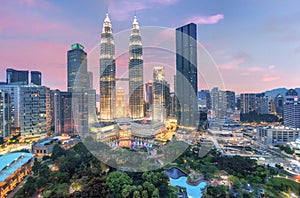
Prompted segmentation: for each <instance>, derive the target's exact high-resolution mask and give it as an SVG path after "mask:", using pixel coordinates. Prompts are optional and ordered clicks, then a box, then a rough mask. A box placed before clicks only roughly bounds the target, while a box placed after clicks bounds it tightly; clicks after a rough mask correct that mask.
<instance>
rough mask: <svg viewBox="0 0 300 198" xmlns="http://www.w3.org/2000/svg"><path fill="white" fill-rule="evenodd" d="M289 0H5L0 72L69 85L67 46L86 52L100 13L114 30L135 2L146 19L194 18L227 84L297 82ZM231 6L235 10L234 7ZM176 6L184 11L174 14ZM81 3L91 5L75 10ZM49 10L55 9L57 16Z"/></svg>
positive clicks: (124, 24)
mask: <svg viewBox="0 0 300 198" xmlns="http://www.w3.org/2000/svg"><path fill="white" fill-rule="evenodd" d="M291 2H292V3H290V4H284V5H285V7H284V8H283V7H282V4H281V3H280V2H277V1H275V2H274V1H264V2H263V3H261V2H253V1H247V2H246V3H240V2H235V3H234V4H233V3H232V4H230V3H227V2H225V1H221V2H218V3H215V2H209V1H204V2H203V3H201V4H200V3H198V2H196V1H195V2H192V3H186V2H184V1H180V0H165V1H155V0H151V1H147V2H146V1H132V3H131V4H129V3H128V2H126V1H97V2H96V1H92V2H91V3H90V4H84V5H83V4H82V3H80V2H77V3H76V4H74V5H72V6H70V5H67V4H66V2H59V1H51V2H50V1H35V0H20V1H14V2H10V1H4V2H3V6H1V11H2V12H1V16H2V17H1V19H0V35H1V40H2V44H3V48H2V49H1V50H2V51H1V54H2V55H3V57H5V58H3V59H2V60H3V61H2V65H1V66H2V67H1V68H0V70H1V72H2V76H0V77H1V79H4V78H5V77H4V73H5V69H6V68H15V69H24V68H25V69H29V70H39V71H41V72H42V73H43V74H44V75H43V76H44V78H43V84H45V85H46V86H49V87H50V88H51V89H56V88H58V89H60V90H66V88H67V86H66V82H67V81H66V79H67V76H66V69H67V59H66V53H65V52H66V50H67V49H68V48H69V46H70V44H72V43H77V42H78V43H82V44H83V45H84V46H86V51H87V52H89V51H90V50H91V49H92V48H93V46H95V45H96V44H97V43H99V35H100V32H101V21H102V20H103V17H104V16H105V13H106V11H107V10H108V12H109V13H110V15H111V20H112V21H113V23H114V27H115V29H114V32H116V33H118V32H120V31H122V30H124V29H129V28H130V23H131V20H132V17H133V15H134V10H136V12H137V15H138V18H139V20H140V21H141V22H142V24H143V26H160V27H168V28H175V27H178V26H180V25H184V24H187V23H189V22H194V23H196V24H198V25H199V28H198V32H197V33H198V40H199V42H200V43H201V44H203V45H204V46H205V47H206V49H207V50H208V51H209V52H210V54H211V55H212V57H213V58H214V60H215V62H216V64H217V65H218V68H219V69H220V72H221V74H222V77H223V80H224V86H225V88H226V89H227V90H235V91H236V92H237V93H241V92H262V91H265V90H268V89H273V88H277V87H286V88H295V87H298V85H299V84H300V80H299V79H298V78H297V73H299V71H300V68H298V67H297V64H298V61H297V59H298V56H299V51H300V50H299V49H300V43H299V40H300V39H299V36H298V35H299V34H298V32H299V29H298V28H296V27H295V26H296V25H297V23H298V22H297V20H296V18H297V16H298V15H299V13H298V11H297V6H296V5H297V4H298V3H297V2H296V1H291ZM225 4H228V5H225ZM121 7H122V8H123V9H120V8H121ZM231 8H232V9H233V8H234V9H236V10H240V12H238V13H236V12H235V13H233V12H231V11H232V10H231ZM266 8H268V9H266ZM97 9H98V10H99V11H98V10H97ZM179 9H182V10H181V12H180V13H181V14H176V13H177V12H178V10H179ZM80 10H81V12H82V11H87V10H89V13H88V14H86V15H84V16H83V15H80V14H79V15H74V14H73V13H75V12H77V13H79V11H80ZM162 10H164V11H165V12H161V11H162ZM186 10H188V11H186ZM53 12H55V13H57V14H56V15H55V16H54V15H53ZM254 12H255V13H256V14H255V15H253V13H254ZM82 13H83V12H82ZM155 13H156V14H155ZM166 16H168V17H166ZM73 17H78V18H77V19H78V20H73ZM169 19H172V20H169ZM74 21H76V22H74ZM126 42H128V41H126ZM28 48H30V50H28ZM41 49H43V50H41ZM270 49H271V50H270ZM117 65H118V62H117ZM285 68H288V69H285ZM54 76H55V81H53V77H54ZM250 84H251V86H250ZM198 88H199V89H201V88H202V87H201V86H200V87H199V86H198ZM210 88H211V87H210Z"/></svg>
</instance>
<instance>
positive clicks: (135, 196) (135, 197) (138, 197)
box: [133, 190, 141, 198]
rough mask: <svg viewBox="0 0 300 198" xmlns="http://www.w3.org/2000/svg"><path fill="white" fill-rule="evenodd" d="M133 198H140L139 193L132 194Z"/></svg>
mask: <svg viewBox="0 0 300 198" xmlns="http://www.w3.org/2000/svg"><path fill="white" fill-rule="evenodd" d="M133 198H141V194H140V191H137V190H136V191H134V192H133Z"/></svg>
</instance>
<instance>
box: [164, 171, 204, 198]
mask: <svg viewBox="0 0 300 198" xmlns="http://www.w3.org/2000/svg"><path fill="white" fill-rule="evenodd" d="M169 179H170V182H171V185H172V186H181V187H185V188H186V192H187V194H188V197H189V198H200V197H202V190H203V189H204V188H205V187H206V183H205V182H201V183H199V184H198V185H197V186H191V185H189V184H187V183H186V180H187V177H184V176H183V177H179V178H178V179H172V178H171V177H169Z"/></svg>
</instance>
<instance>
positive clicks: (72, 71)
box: [67, 43, 87, 91]
mask: <svg viewBox="0 0 300 198" xmlns="http://www.w3.org/2000/svg"><path fill="white" fill-rule="evenodd" d="M83 49H84V47H83V46H82V45H80V44H79V43H75V44H73V45H71V50H69V51H68V55H67V56H68V91H82V90H84V89H86V88H87V59H86V56H87V53H86V52H85V51H84V50H83Z"/></svg>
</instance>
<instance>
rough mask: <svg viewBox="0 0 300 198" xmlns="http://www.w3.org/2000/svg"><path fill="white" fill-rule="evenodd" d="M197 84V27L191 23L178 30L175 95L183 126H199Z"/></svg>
mask: <svg viewBox="0 0 300 198" xmlns="http://www.w3.org/2000/svg"><path fill="white" fill-rule="evenodd" d="M197 83H198V78H197V26H196V24H194V23H190V24H188V25H185V26H182V27H179V28H177V29H176V85H175V88H176V89H175V95H176V96H177V98H178V101H179V106H180V107H179V111H180V113H179V114H180V125H182V126H191V127H197V126H198V122H199V119H198V117H199V116H198V115H199V112H198V108H197V93H198V88H197Z"/></svg>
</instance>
